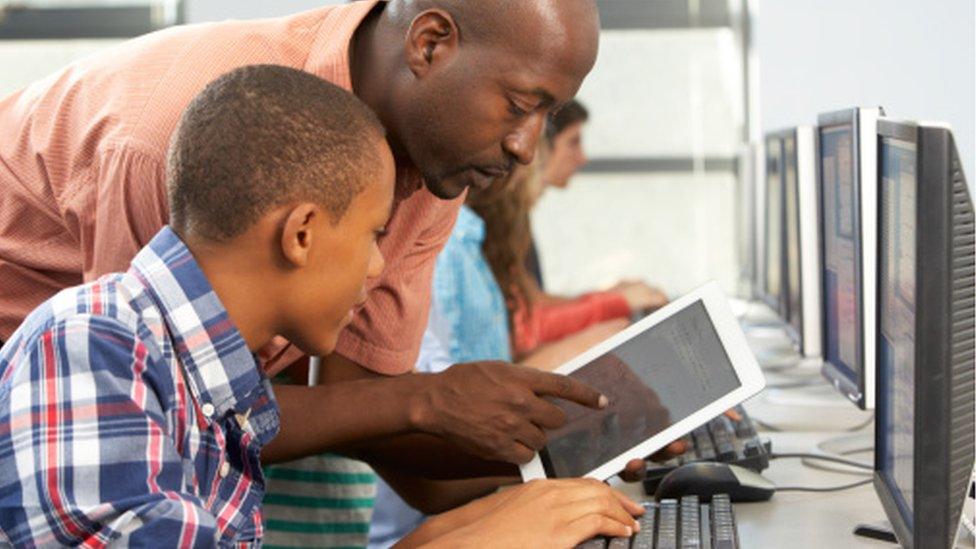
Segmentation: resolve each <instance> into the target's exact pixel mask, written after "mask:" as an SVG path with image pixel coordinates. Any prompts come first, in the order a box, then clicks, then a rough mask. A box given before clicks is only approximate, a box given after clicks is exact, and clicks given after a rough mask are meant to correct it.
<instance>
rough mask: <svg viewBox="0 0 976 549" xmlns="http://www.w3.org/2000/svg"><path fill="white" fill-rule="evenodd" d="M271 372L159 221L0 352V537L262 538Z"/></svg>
mask: <svg viewBox="0 0 976 549" xmlns="http://www.w3.org/2000/svg"><path fill="white" fill-rule="evenodd" d="M277 432H278V406H277V404H276V403H275V400H274V395H273V393H272V391H271V386H270V384H269V383H268V381H267V379H266V378H265V377H264V374H263V373H262V372H261V370H260V368H259V365H258V363H257V361H256V359H255V358H254V356H253V355H252V354H251V352H250V351H249V350H248V348H247V345H246V344H245V342H244V339H243V338H242V337H241V334H240V332H238V330H237V328H236V327H235V326H234V324H233V323H232V322H231V320H230V318H229V317H228V315H227V311H226V310H225V309H224V307H223V306H222V305H221V303H220V300H219V299H218V298H217V295H216V294H215V293H214V291H213V289H212V288H211V287H210V284H209V283H208V282H207V280H206V278H205V277H204V274H203V272H202V271H201V270H200V267H199V266H198V265H197V263H196V262H195V261H194V259H193V256H192V255H191V254H190V251H189V250H188V249H187V248H186V246H185V245H184V244H183V243H182V242H181V241H180V239H179V237H177V236H176V234H175V233H173V232H172V230H170V229H169V228H163V229H162V230H161V231H160V232H159V234H157V235H156V237H155V238H154V239H153V240H152V242H150V244H149V245H148V246H146V247H145V248H144V249H143V250H142V251H141V252H140V253H139V255H138V256H136V258H135V260H134V261H133V262H132V266H131V268H130V269H129V271H128V272H127V273H125V274H115V275H107V276H105V277H103V278H101V279H99V280H98V281H96V282H93V283H91V284H87V285H85V286H80V287H75V288H69V289H67V290H64V291H62V292H61V293H59V294H57V295H56V296H55V297H53V298H51V299H50V300H48V301H47V302H46V303H44V304H43V305H42V306H41V307H40V308H38V309H37V310H35V311H34V312H33V313H32V314H31V315H30V316H29V317H28V318H27V320H26V321H25V322H24V324H23V325H22V326H21V327H20V328H19V329H18V330H17V332H16V333H15V334H14V336H13V337H12V338H11V340H10V341H8V342H7V344H6V345H5V346H4V348H3V350H2V352H0V546H2V545H5V544H7V543H10V544H13V545H14V546H16V547H32V546H61V545H78V544H81V545H83V546H86V547H101V546H104V545H106V544H109V543H121V544H129V545H138V546H146V547H213V546H218V545H219V546H222V547H223V546H250V545H252V544H253V545H260V541H261V538H262V527H261V513H260V506H261V499H262V497H263V495H264V477H263V476H262V473H261V466H260V463H259V453H260V450H261V448H262V446H264V445H265V444H266V443H267V442H268V441H270V440H271V439H272V438H273V437H274V436H275V434H277Z"/></svg>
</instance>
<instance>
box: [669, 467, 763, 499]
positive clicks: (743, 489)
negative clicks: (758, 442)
mask: <svg viewBox="0 0 976 549" xmlns="http://www.w3.org/2000/svg"><path fill="white" fill-rule="evenodd" d="M775 491H776V485H775V484H773V483H772V482H771V481H769V480H767V479H766V478H765V477H763V476H762V475H760V474H759V473H756V472H754V471H750V470H749V469H745V468H743V467H739V466H737V465H729V464H727V463H716V462H710V461H703V462H699V463H686V464H684V465H681V466H680V467H678V468H676V469H675V470H674V471H671V472H670V473H668V474H667V475H665V477H664V478H663V479H661V484H659V485H658V487H657V491H656V492H655V493H654V497H655V499H657V500H658V501H660V500H662V499H678V498H681V496H698V497H699V498H701V499H702V501H711V499H712V496H713V495H715V494H728V495H729V498H730V499H731V500H732V501H733V502H743V501H767V500H768V499H769V498H771V497H773V492H775Z"/></svg>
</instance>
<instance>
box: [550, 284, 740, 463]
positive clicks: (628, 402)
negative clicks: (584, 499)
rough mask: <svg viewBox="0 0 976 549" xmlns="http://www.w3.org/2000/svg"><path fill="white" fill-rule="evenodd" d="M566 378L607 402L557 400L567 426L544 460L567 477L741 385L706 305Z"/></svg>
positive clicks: (554, 433)
mask: <svg viewBox="0 0 976 549" xmlns="http://www.w3.org/2000/svg"><path fill="white" fill-rule="evenodd" d="M569 375H570V376H572V377H574V378H576V379H579V380H581V381H584V382H586V383H588V384H590V385H592V386H593V387H595V388H596V389H598V390H600V391H601V392H602V393H603V394H605V395H606V396H607V398H608V399H609V401H610V403H609V405H608V406H607V407H606V408H604V409H603V410H591V409H589V408H584V407H583V406H580V405H578V404H574V403H571V402H567V401H562V400H560V401H557V402H556V405H557V406H559V407H560V408H562V409H563V410H564V411H565V412H566V418H567V422H566V425H564V426H563V427H561V428H559V429H555V430H551V431H549V432H548V433H547V435H548V438H549V442H548V443H547V444H546V447H545V448H544V449H543V451H542V452H540V456H539V457H540V459H541V461H542V464H543V466H544V467H545V469H546V471H547V473H548V475H549V476H555V477H563V478H566V477H580V476H583V475H586V474H587V473H589V472H590V471H593V470H594V469H596V468H598V467H600V466H601V465H603V464H604V463H606V462H608V461H610V460H612V459H614V458H616V457H618V456H620V455H621V454H623V453H624V452H626V451H627V450H630V449H631V448H633V447H635V446H637V445H639V444H641V443H642V442H644V441H646V440H647V439H649V438H651V437H653V436H654V435H656V434H658V433H660V432H661V431H663V430H664V429H666V428H668V427H670V426H671V425H673V424H675V423H677V422H678V421H681V420H682V419H685V418H686V417H688V416H690V415H691V414H693V413H695V412H697V411H698V410H699V409H701V408H702V407H704V406H706V405H708V404H710V403H711V402H714V401H715V400H716V399H718V398H721V397H723V396H725V395H727V394H729V393H730V392H732V391H734V390H735V389H738V388H739V387H740V386H741V385H742V383H741V381H740V380H739V377H738V375H736V372H735V368H734V367H733V366H732V362H731V360H730V359H729V356H728V354H727V353H726V351H725V347H724V346H723V345H722V342H721V340H720V339H719V336H718V333H717V332H716V331H715V326H714V325H713V324H712V319H711V317H710V316H709V314H708V311H707V310H706V309H705V305H704V304H703V303H702V302H701V301H698V302H695V303H693V304H691V305H689V306H688V307H686V308H685V309H683V310H681V311H679V312H677V313H675V314H674V315H673V316H671V317H670V318H668V319H667V320H665V321H663V322H661V323H660V324H657V325H655V326H652V327H650V328H649V329H648V330H647V331H645V332H643V333H641V334H639V335H637V336H635V337H633V338H632V339H630V340H628V341H626V342H624V343H622V344H621V345H620V346H618V347H617V348H615V349H614V350H613V351H610V352H608V353H606V354H604V355H602V356H600V357H598V358H596V359H594V360H593V361H592V362H590V363H588V364H586V365H585V366H582V367H580V368H579V369H577V370H575V371H574V372H573V373H571V374H569Z"/></svg>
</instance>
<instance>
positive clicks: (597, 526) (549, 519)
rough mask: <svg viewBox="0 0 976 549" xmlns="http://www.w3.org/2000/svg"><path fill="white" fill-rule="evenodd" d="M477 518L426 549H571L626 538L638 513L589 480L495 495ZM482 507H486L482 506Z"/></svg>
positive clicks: (544, 482) (632, 504)
mask: <svg viewBox="0 0 976 549" xmlns="http://www.w3.org/2000/svg"><path fill="white" fill-rule="evenodd" d="M494 497H504V498H505V499H504V500H503V501H501V502H500V503H499V504H498V505H496V506H494V507H493V508H491V509H490V510H489V511H488V513H487V514H485V515H483V518H481V519H480V520H476V521H475V522H473V523H471V524H469V525H467V526H465V527H464V528H461V529H459V530H456V531H455V532H453V533H452V534H449V535H447V536H445V537H443V538H441V539H439V540H436V542H435V543H434V544H432V545H437V546H441V545H443V546H444V547H465V546H470V547H573V546H575V545H576V544H578V543H580V542H581V541H584V540H587V539H590V538H592V537H595V536H599V535H603V536H614V537H629V536H631V535H633V533H634V532H636V531H637V530H639V528H640V526H639V524H638V523H637V521H635V520H634V517H635V516H639V515H641V514H643V512H644V509H643V507H641V506H640V505H638V504H637V503H635V502H633V501H632V500H630V499H628V498H627V497H626V496H624V495H623V494H621V493H620V492H618V491H616V490H613V489H612V488H610V487H609V486H607V485H606V484H603V483H602V482H599V481H596V480H593V479H566V480H541V481H533V482H529V483H527V484H523V485H521V486H519V487H517V488H512V489H510V490H507V491H505V492H503V493H502V494H499V496H490V497H489V498H487V499H490V498H494ZM486 507H488V506H486Z"/></svg>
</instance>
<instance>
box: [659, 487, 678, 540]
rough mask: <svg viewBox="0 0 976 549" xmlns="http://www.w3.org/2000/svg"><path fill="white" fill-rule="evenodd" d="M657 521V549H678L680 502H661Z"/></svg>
mask: <svg viewBox="0 0 976 549" xmlns="http://www.w3.org/2000/svg"><path fill="white" fill-rule="evenodd" d="M658 515H659V516H658V521H657V549H677V548H678V500H675V499H664V500H661V507H660V510H659V512H658Z"/></svg>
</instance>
